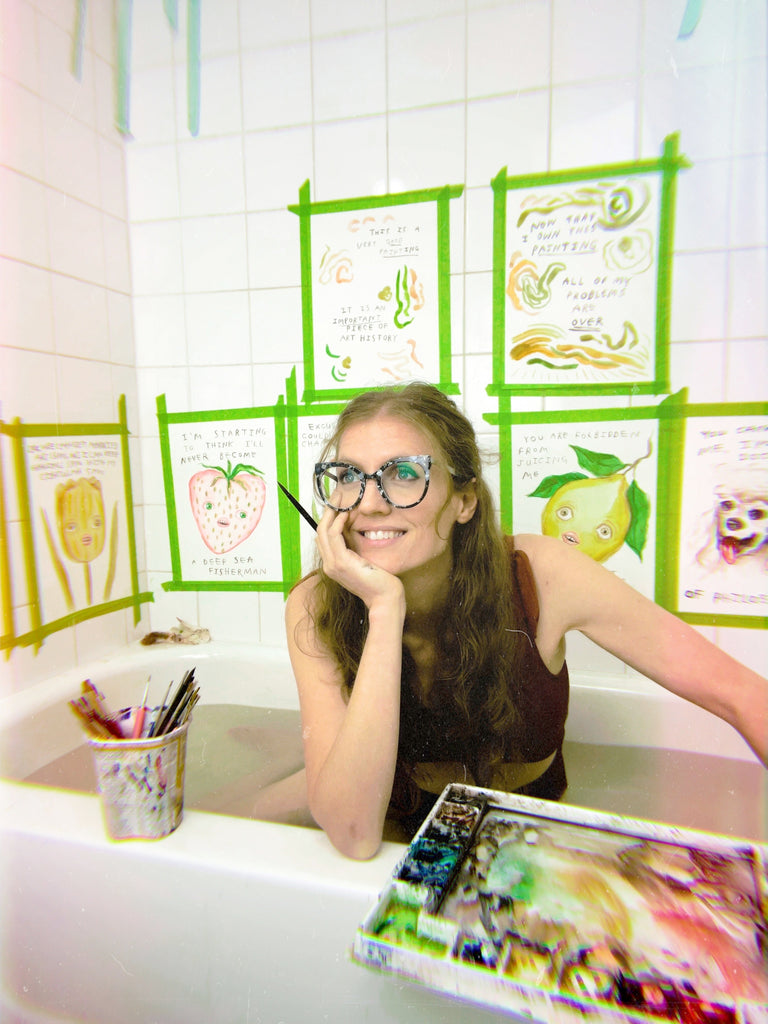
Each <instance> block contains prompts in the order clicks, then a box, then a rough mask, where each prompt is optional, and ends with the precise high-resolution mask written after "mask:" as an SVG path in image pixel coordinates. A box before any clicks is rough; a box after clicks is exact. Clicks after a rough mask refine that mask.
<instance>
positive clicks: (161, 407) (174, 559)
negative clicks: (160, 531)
mask: <svg viewBox="0 0 768 1024" xmlns="http://www.w3.org/2000/svg"><path fill="white" fill-rule="evenodd" d="M156 405H157V423H158V429H159V433H160V461H161V463H162V466H163V486H164V488H165V513H166V516H167V519H168V542H169V544H170V549H171V573H172V575H173V578H174V580H178V579H180V578H181V555H180V553H179V531H178V519H177V513H176V494H175V492H174V489H173V469H172V466H171V442H170V438H169V436H168V410H167V406H166V403H165V395H158V396H157V399H156Z"/></svg>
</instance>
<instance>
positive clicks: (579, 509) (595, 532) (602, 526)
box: [541, 473, 632, 562]
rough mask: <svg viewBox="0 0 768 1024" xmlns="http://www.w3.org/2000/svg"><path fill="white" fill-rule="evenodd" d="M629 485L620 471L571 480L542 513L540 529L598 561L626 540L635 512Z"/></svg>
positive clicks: (607, 556)
mask: <svg viewBox="0 0 768 1024" xmlns="http://www.w3.org/2000/svg"><path fill="white" fill-rule="evenodd" d="M628 489H629V484H628V483H627V478H626V477H625V476H623V475H621V474H619V473H614V474H613V475H612V476H608V477H602V478H601V477H587V478H586V479H584V480H571V481H570V482H569V483H567V484H564V485H563V486H562V487H561V488H560V489H559V490H557V491H555V493H554V494H553V495H552V497H551V498H550V499H549V501H548V502H547V505H546V508H545V509H544V511H543V513H542V515H541V532H542V533H543V534H544V535H545V536H547V537H559V538H560V540H562V541H564V542H565V543H566V544H572V545H573V546H575V547H578V548H579V549H580V550H581V551H583V552H584V554H585V555H589V556H590V558H594V559H595V561H596V562H604V561H605V559H606V558H610V557H611V555H613V554H615V553H616V552H617V551H618V550H619V548H620V547H621V545H622V544H623V543H624V541H625V540H626V539H627V533H628V532H629V527H630V523H631V522H632V511H631V509H630V507H629V502H628V501H627V490H628Z"/></svg>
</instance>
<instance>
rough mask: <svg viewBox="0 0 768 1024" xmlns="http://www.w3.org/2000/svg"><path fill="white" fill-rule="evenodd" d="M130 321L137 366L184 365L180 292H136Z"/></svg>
mask: <svg viewBox="0 0 768 1024" xmlns="http://www.w3.org/2000/svg"><path fill="white" fill-rule="evenodd" d="M133 324H134V338H135V347H136V365H137V366H186V365H187V361H188V358H189V354H188V351H187V339H186V330H185V319H184V298H183V296H182V295H137V296H136V297H135V298H134V300H133Z"/></svg>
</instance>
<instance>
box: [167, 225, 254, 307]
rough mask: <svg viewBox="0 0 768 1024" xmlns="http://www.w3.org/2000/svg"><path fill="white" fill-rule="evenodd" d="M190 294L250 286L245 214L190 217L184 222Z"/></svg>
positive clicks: (187, 288) (183, 229)
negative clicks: (248, 284)
mask: <svg viewBox="0 0 768 1024" xmlns="http://www.w3.org/2000/svg"><path fill="white" fill-rule="evenodd" d="M181 236H182V251H183V259H184V286H185V290H186V291H187V292H208V291H228V290H234V291H237V290H240V289H242V288H245V287H246V286H247V283H248V255H249V254H248V248H247V245H246V218H245V215H244V214H234V213H233V214H226V215H222V216H216V217H188V218H186V219H185V220H182V222H181Z"/></svg>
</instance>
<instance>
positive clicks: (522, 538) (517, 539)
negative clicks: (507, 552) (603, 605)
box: [511, 533, 605, 587]
mask: <svg viewBox="0 0 768 1024" xmlns="http://www.w3.org/2000/svg"><path fill="white" fill-rule="evenodd" d="M511 540H512V544H513V546H514V550H515V551H516V552H522V554H524V555H525V556H526V558H527V559H528V562H529V563H530V566H531V570H532V572H533V575H534V577H535V579H536V582H537V584H538V585H539V586H548V587H549V586H552V585H562V584H568V585H569V586H573V585H574V584H577V583H578V584H581V583H584V584H589V583H590V582H591V581H593V580H594V579H595V578H596V577H598V578H599V577H600V576H601V574H604V573H605V569H604V568H603V567H602V566H600V565H598V563H597V562H595V560H594V559H593V558H590V557H589V556H588V555H585V554H584V553H583V552H582V551H578V550H576V549H575V548H570V547H568V546H567V545H565V544H564V543H563V542H562V541H561V540H559V539H558V538H556V537H545V536H544V535H543V534H537V533H517V534H515V535H514V537H512V538H511Z"/></svg>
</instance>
